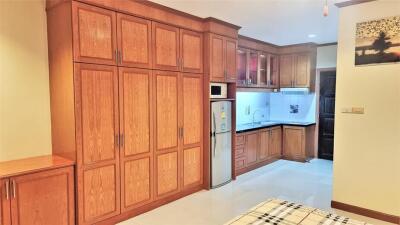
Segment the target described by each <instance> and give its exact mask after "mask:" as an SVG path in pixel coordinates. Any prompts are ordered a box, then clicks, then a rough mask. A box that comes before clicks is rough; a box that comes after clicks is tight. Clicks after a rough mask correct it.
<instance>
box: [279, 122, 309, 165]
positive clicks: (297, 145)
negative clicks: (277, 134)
mask: <svg viewBox="0 0 400 225" xmlns="http://www.w3.org/2000/svg"><path fill="white" fill-rule="evenodd" d="M314 129H315V125H311V126H307V127H303V126H283V156H284V158H286V159H290V160H296V161H302V162H304V161H307V160H308V159H309V158H311V157H312V156H313V154H314Z"/></svg>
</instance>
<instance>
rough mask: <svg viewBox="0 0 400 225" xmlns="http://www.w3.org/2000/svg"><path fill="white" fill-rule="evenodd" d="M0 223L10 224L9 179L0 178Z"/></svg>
mask: <svg viewBox="0 0 400 225" xmlns="http://www.w3.org/2000/svg"><path fill="white" fill-rule="evenodd" d="M0 185H1V186H0V200H1V202H0V224H2V225H11V205H10V199H11V190H10V180H9V179H4V180H0Z"/></svg>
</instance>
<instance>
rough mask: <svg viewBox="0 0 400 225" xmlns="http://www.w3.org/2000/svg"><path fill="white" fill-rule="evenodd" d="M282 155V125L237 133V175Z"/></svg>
mask: <svg viewBox="0 0 400 225" xmlns="http://www.w3.org/2000/svg"><path fill="white" fill-rule="evenodd" d="M281 156H282V129H281V126H276V127H270V128H265V129H260V130H256V131H249V132H243V133H239V134H236V148H235V173H236V175H240V174H242V173H245V172H248V171H250V170H252V169H256V168H258V167H260V166H263V165H265V164H267V163H268V162H271V161H272V160H274V159H279V158H281Z"/></svg>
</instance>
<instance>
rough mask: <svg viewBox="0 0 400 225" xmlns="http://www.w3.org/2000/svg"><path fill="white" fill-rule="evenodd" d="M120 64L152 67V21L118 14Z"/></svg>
mask: <svg viewBox="0 0 400 225" xmlns="http://www.w3.org/2000/svg"><path fill="white" fill-rule="evenodd" d="M117 33H118V50H119V53H120V55H119V64H120V65H122V66H127V67H139V68H150V67H151V21H150V20H145V19H141V18H137V17H134V16H128V15H125V14H121V13H118V14H117Z"/></svg>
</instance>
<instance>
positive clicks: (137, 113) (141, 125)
mask: <svg viewBox="0 0 400 225" xmlns="http://www.w3.org/2000/svg"><path fill="white" fill-rule="evenodd" d="M118 73H119V74H118V81H119V101H120V117H121V120H120V121H119V126H120V130H121V132H122V133H123V134H124V144H123V145H122V146H121V151H120V164H121V166H120V167H121V211H128V210H131V209H134V208H137V207H139V206H141V205H143V204H146V203H148V202H150V201H151V200H152V199H153V184H154V179H153V174H154V170H153V142H154V135H153V120H151V119H150V118H151V112H152V111H153V104H152V102H153V98H154V97H153V74H152V71H151V70H147V69H136V68H119V71H118ZM137 106H140V107H137Z"/></svg>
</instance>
